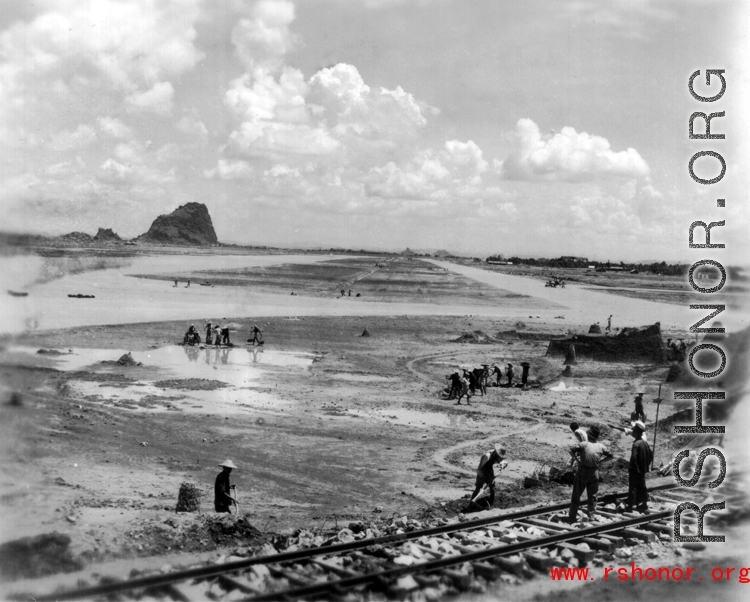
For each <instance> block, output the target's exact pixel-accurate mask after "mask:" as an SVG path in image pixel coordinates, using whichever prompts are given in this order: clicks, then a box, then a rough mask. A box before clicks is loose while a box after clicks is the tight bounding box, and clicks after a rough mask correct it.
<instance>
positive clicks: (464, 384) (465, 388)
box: [456, 370, 472, 406]
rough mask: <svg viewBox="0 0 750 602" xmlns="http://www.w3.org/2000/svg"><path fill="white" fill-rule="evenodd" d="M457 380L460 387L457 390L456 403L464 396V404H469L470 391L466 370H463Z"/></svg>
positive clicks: (459, 403)
mask: <svg viewBox="0 0 750 602" xmlns="http://www.w3.org/2000/svg"><path fill="white" fill-rule="evenodd" d="M459 382H460V383H461V388H460V390H459V392H458V399H457V400H456V405H457V406H460V405H461V398H462V397H464V396H465V397H466V405H467V406H470V405H471V395H472V393H471V391H470V390H469V379H468V378H466V370H464V371H463V374H462V375H461V376H460V377H459Z"/></svg>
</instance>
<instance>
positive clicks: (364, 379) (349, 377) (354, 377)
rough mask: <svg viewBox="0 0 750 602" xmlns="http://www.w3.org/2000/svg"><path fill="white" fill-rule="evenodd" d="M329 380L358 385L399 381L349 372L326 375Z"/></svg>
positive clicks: (388, 377)
mask: <svg viewBox="0 0 750 602" xmlns="http://www.w3.org/2000/svg"><path fill="white" fill-rule="evenodd" d="M326 376H327V377H328V378H334V379H336V380H345V381H347V382H357V383H384V382H396V381H398V380H399V379H398V378H393V377H391V376H377V375H376V374H351V373H349V372H335V373H333V374H326Z"/></svg>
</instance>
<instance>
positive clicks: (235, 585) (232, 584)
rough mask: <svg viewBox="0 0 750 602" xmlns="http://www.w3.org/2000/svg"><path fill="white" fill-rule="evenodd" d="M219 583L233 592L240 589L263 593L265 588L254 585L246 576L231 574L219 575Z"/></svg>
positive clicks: (252, 592) (248, 592) (246, 591)
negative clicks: (233, 575)
mask: <svg viewBox="0 0 750 602" xmlns="http://www.w3.org/2000/svg"><path fill="white" fill-rule="evenodd" d="M218 580H219V585H221V587H223V588H224V589H225V590H226V591H228V592H231V591H234V590H236V589H238V590H240V591H241V592H243V593H245V594H256V595H257V594H262V593H263V590H262V589H260V588H259V587H256V586H254V585H253V584H252V583H250V582H249V581H248V580H247V579H245V578H244V577H239V576H238V577H230V576H229V575H219V576H218Z"/></svg>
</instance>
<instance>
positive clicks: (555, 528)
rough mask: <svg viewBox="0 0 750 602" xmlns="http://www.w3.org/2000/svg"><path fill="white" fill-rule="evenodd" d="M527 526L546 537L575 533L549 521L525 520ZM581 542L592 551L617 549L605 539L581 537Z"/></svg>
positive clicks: (610, 541)
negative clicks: (536, 528)
mask: <svg viewBox="0 0 750 602" xmlns="http://www.w3.org/2000/svg"><path fill="white" fill-rule="evenodd" d="M525 520H526V521H527V522H528V523H529V524H532V525H534V526H536V527H539V528H540V529H541V530H542V531H544V532H545V533H547V535H556V534H557V533H565V532H570V533H571V534H572V533H573V532H574V531H576V529H574V528H573V527H570V526H567V525H565V526H563V525H561V524H560V523H551V522H549V521H545V520H541V519H534V518H529V519H525ZM581 541H582V542H583V543H585V544H586V545H588V546H589V547H590V548H591V549H592V550H600V551H602V552H614V551H615V548H616V547H617V546H616V545H615V542H614V541H612V540H610V539H605V538H604V537H601V536H600V537H583V538H581Z"/></svg>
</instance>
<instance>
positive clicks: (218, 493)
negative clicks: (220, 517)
mask: <svg viewBox="0 0 750 602" xmlns="http://www.w3.org/2000/svg"><path fill="white" fill-rule="evenodd" d="M219 466H221V468H222V471H221V472H220V473H219V474H218V475H217V476H216V483H215V484H214V510H216V512H231V510H230V507H231V506H232V505H234V506H235V508H236V507H237V500H236V499H235V495H234V491H233V489H234V485H230V484H229V475H230V474H231V473H232V469H233V468H237V467H236V466H235V465H234V462H232V461H231V460H224V462H222V463H221V464H219Z"/></svg>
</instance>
